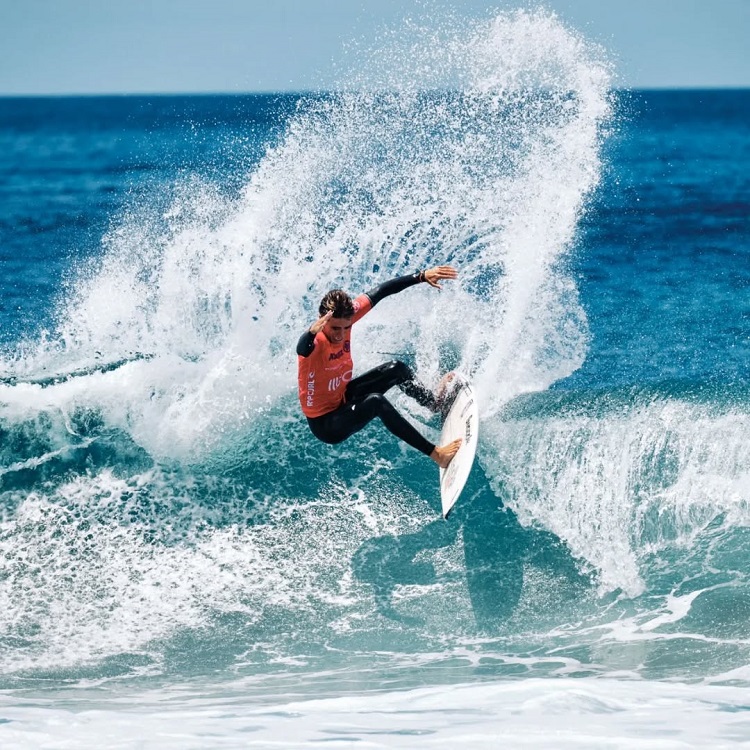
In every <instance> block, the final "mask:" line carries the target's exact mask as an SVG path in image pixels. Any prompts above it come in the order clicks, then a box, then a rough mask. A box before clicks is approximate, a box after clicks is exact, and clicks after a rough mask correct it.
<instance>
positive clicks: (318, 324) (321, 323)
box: [310, 310, 333, 335]
mask: <svg viewBox="0 0 750 750" xmlns="http://www.w3.org/2000/svg"><path fill="white" fill-rule="evenodd" d="M332 317H333V310H329V311H328V312H327V313H326V314H325V315H324V316H323V317H322V318H318V319H317V320H316V321H315V322H314V323H313V324H312V325H311V326H310V333H314V334H316V335H317V334H319V333H320V332H321V331H322V330H323V329H324V328H325V325H326V323H327V322H328V321H329V320H330V319H331V318H332Z"/></svg>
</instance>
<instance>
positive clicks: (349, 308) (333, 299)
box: [318, 289, 354, 318]
mask: <svg viewBox="0 0 750 750" xmlns="http://www.w3.org/2000/svg"><path fill="white" fill-rule="evenodd" d="M318 311H319V312H320V315H321V317H322V316H323V315H325V314H326V313H328V312H332V313H333V317H334V318H352V317H354V302H352V298H351V297H350V296H349V295H348V294H347V293H346V292H345V291H344V290H343V289H331V291H330V292H328V294H326V296H325V297H323V299H322V300H321V301H320V308H319V309H318Z"/></svg>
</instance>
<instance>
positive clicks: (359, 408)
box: [297, 266, 461, 469]
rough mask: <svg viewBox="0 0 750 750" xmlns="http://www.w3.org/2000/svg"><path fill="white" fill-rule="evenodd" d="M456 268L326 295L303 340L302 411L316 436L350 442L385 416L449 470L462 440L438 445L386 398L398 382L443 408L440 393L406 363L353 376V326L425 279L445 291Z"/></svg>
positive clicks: (392, 426)
mask: <svg viewBox="0 0 750 750" xmlns="http://www.w3.org/2000/svg"><path fill="white" fill-rule="evenodd" d="M457 277H458V273H457V272H456V270H455V269H454V268H452V267H451V266H436V267H435V268H430V269H428V270H426V271H419V272H418V273H414V274H409V275H407V276H399V277H398V278H395V279H391V280H390V281H386V282H385V283H383V284H381V285H380V286H378V287H375V288H374V289H372V290H370V291H369V292H366V293H364V294H360V295H359V296H358V297H356V298H355V299H352V298H351V297H350V296H349V295H348V294H347V293H346V292H344V291H343V290H341V289H333V290H331V291H330V292H328V294H326V295H325V297H323V299H322V300H321V303H320V307H319V309H318V312H319V315H320V317H319V318H318V319H317V320H316V321H315V322H314V323H313V324H312V325H311V326H310V328H309V329H308V330H307V331H305V332H304V333H303V334H302V336H301V337H300V340H299V342H298V343H297V367H298V370H297V374H298V389H299V400H300V405H301V407H302V412H303V413H304V415H305V416H306V417H307V423H308V424H309V426H310V430H311V431H312V433H313V435H315V437H316V438H318V439H319V440H322V441H323V442H324V443H329V444H336V443H340V442H342V441H344V440H346V439H347V438H348V437H350V436H351V435H353V434H354V433H355V432H359V430H361V429H362V428H363V427H364V426H365V425H367V424H368V423H369V422H371V421H372V420H373V419H375V418H376V417H379V418H380V420H381V421H382V422H383V424H384V425H385V426H386V428H387V429H388V430H390V431H391V432H392V433H393V434H394V435H396V437H398V438H400V439H401V440H403V441H404V442H406V443H408V444H409V445H411V446H412V447H413V448H416V449H417V450H418V451H421V452H422V453H424V454H425V455H426V456H429V457H430V458H431V459H432V460H433V461H434V462H435V463H436V464H437V465H438V466H440V467H441V468H443V469H444V468H445V467H446V466H448V464H449V463H450V462H451V459H452V458H453V457H454V456H455V455H456V452H457V451H458V448H459V446H460V445H461V440H460V439H458V440H454V441H453V442H451V443H448V444H447V445H443V446H437V445H435V444H434V443H431V442H430V441H429V440H427V439H426V438H425V437H423V436H422V435H421V434H420V433H419V432H418V431H417V430H416V429H415V428H414V427H413V426H412V425H411V424H410V423H409V422H408V421H407V420H406V419H405V418H404V417H402V416H401V414H399V413H398V411H396V409H395V408H394V407H393V405H392V404H391V403H390V401H388V399H387V398H386V397H385V395H384V394H385V392H386V391H387V390H388V389H389V388H392V387H393V386H398V387H399V388H400V389H401V390H402V391H403V392H404V393H406V395H407V396H410V397H411V398H413V399H415V400H416V401H417V402H418V403H419V404H421V405H422V406H425V407H427V408H429V409H431V410H432V411H435V412H438V411H440V409H441V404H440V401H439V399H438V397H436V396H435V394H433V393H432V391H430V390H429V389H428V388H426V387H425V386H424V385H422V384H421V383H420V382H419V381H417V380H416V379H415V377H414V373H413V372H412V371H411V370H410V369H409V367H408V366H407V365H406V364H404V363H403V362H400V361H397V360H393V361H391V362H385V363H383V364H382V365H379V366H378V367H375V368H374V369H372V370H369V371H368V372H366V373H364V374H363V375H360V376H358V377H356V378H352V373H353V368H354V364H353V361H352V356H351V346H350V344H351V328H352V326H353V325H354V324H355V323H356V322H358V321H359V320H361V319H362V318H363V317H364V316H365V315H366V314H367V313H368V312H369V311H370V310H372V308H373V307H375V305H376V304H377V303H378V302H380V300H382V299H384V298H385V297H389V296H390V295H392V294H396V293H398V292H401V291H403V290H404V289H408V288H409V287H410V286H414V285H416V284H420V283H423V282H424V283H427V284H429V285H430V286H431V287H434V288H436V289H440V288H441V287H440V284H439V282H440V281H443V280H446V279H455V278H457Z"/></svg>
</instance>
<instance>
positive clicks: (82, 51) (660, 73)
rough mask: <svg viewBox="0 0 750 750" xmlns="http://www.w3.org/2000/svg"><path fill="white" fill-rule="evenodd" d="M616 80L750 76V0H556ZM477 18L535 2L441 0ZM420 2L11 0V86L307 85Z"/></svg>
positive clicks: (226, 88)
mask: <svg viewBox="0 0 750 750" xmlns="http://www.w3.org/2000/svg"><path fill="white" fill-rule="evenodd" d="M540 4H541V5H543V6H545V7H547V8H549V9H551V10H554V11H555V12H556V13H557V14H558V15H559V16H560V17H561V18H562V19H564V20H565V21H566V22H567V23H568V24H569V25H571V26H573V27H575V28H577V29H578V30H580V31H581V32H582V33H583V34H584V35H585V36H586V37H588V38H589V39H591V40H593V41H596V42H599V43H601V44H602V45H603V46H604V47H605V48H607V49H608V50H609V51H610V52H611V54H612V57H613V59H614V61H615V64H616V68H617V71H618V74H619V76H618V78H619V83H620V84H621V85H623V86H627V87H632V88H639V87H646V88H650V87H713V86H744V87H748V86H750V52H749V51H748V50H750V0H547V1H546V2H542V3H540ZM432 5H433V6H436V7H452V8H454V9H458V10H459V12H460V13H462V14H464V15H466V16H467V17H470V18H471V17H478V16H479V17H486V16H488V15H489V13H488V8H492V7H495V8H499V9H509V8H515V7H528V5H529V3H527V2H524V0H519V2H508V1H507V0H499V2H494V3H493V2H491V1H489V2H488V1H487V0H485V1H484V2H480V1H479V0H454V2H449V0H432ZM420 7H421V5H420V3H419V0H400V1H397V0H0V94H47V93H50V94H66V93H86V94H89V93H121V92H242V91H288V90H293V91H299V90H304V89H311V88H312V89H321V88H323V89H324V88H326V87H327V86H328V85H330V84H331V83H332V82H333V81H334V80H335V78H336V73H335V63H336V62H337V61H341V59H342V49H343V45H344V44H345V43H346V42H347V41H350V40H353V39H360V40H362V39H364V40H367V39H368V38H371V37H373V36H374V35H375V34H376V33H377V31H378V30H380V29H382V28H383V27H384V26H393V25H394V24H397V23H398V20H399V19H401V18H403V17H404V16H407V15H409V14H410V13H412V12H415V11H416V12H420V11H419V8H420Z"/></svg>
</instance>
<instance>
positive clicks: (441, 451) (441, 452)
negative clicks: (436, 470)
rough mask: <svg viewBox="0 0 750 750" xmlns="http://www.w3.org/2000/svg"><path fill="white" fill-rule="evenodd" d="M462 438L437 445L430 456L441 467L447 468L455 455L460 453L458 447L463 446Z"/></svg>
mask: <svg viewBox="0 0 750 750" xmlns="http://www.w3.org/2000/svg"><path fill="white" fill-rule="evenodd" d="M462 442H463V441H462V439H461V438H458V440H454V441H453V442H452V443H448V444H447V445H436V446H435V448H434V450H433V451H432V453H430V458H431V459H432V460H433V461H434V462H435V463H436V464H437V465H438V466H439V467H440V468H441V469H447V468H448V464H449V463H450V462H451V461H452V460H453V457H454V456H455V455H456V453H458V449H459V448H460V447H461V443H462Z"/></svg>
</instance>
